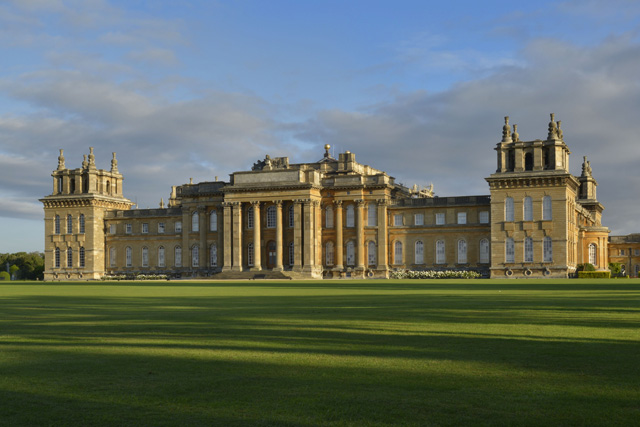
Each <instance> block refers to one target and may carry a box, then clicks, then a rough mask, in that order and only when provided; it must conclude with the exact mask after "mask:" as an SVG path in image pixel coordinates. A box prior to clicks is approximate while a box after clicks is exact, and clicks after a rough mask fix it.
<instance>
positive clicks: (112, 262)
mask: <svg viewBox="0 0 640 427" xmlns="http://www.w3.org/2000/svg"><path fill="white" fill-rule="evenodd" d="M109 265H110V266H111V267H115V266H116V248H115V247H112V248H110V249H109Z"/></svg>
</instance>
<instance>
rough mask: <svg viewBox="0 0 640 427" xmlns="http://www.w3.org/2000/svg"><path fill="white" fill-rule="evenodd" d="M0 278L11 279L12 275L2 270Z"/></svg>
mask: <svg viewBox="0 0 640 427" xmlns="http://www.w3.org/2000/svg"><path fill="white" fill-rule="evenodd" d="M0 280H11V275H10V274H9V273H7V272H6V271H0Z"/></svg>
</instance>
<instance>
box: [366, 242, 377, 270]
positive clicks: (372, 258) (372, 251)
mask: <svg viewBox="0 0 640 427" xmlns="http://www.w3.org/2000/svg"><path fill="white" fill-rule="evenodd" d="M367 253H368V259H369V265H376V263H377V257H376V242H374V241H373V240H369V247H368V248H367Z"/></svg>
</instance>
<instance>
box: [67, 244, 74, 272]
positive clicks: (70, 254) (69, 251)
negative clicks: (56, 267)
mask: <svg viewBox="0 0 640 427" xmlns="http://www.w3.org/2000/svg"><path fill="white" fill-rule="evenodd" d="M67 267H73V249H71V248H67Z"/></svg>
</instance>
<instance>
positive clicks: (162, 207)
mask: <svg viewBox="0 0 640 427" xmlns="http://www.w3.org/2000/svg"><path fill="white" fill-rule="evenodd" d="M160 209H164V197H161V198H160Z"/></svg>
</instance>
